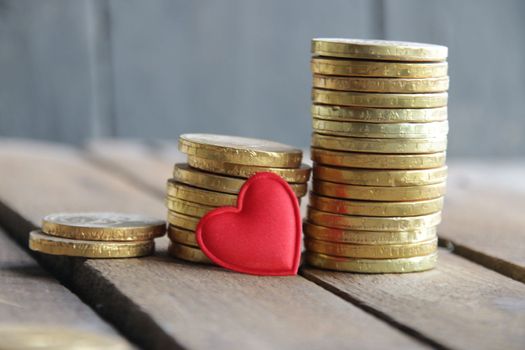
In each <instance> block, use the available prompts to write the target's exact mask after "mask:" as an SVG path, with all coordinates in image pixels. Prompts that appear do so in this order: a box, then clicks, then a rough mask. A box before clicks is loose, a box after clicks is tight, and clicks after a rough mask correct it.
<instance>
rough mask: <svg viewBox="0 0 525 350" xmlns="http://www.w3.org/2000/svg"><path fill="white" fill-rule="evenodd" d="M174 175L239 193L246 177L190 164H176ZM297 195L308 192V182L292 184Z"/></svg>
mask: <svg viewBox="0 0 525 350" xmlns="http://www.w3.org/2000/svg"><path fill="white" fill-rule="evenodd" d="M173 177H174V179H175V180H176V181H178V182H182V183H185V184H187V185H191V186H195V187H199V188H204V189H207V190H211V191H218V192H223V193H231V194H238V193H239V191H240V190H241V187H242V186H243V185H244V183H245V182H246V180H245V179H239V178H235V177H228V176H222V175H216V174H211V173H207V172H203V171H200V170H198V169H194V168H192V167H190V166H189V165H188V164H175V167H174V170H173ZM290 187H291V188H292V190H293V191H294V193H295V195H296V196H297V197H302V196H304V195H305V194H306V190H307V186H306V184H290Z"/></svg>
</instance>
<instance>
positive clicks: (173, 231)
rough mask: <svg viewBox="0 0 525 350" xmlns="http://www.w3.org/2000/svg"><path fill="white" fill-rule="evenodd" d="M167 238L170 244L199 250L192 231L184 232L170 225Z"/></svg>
mask: <svg viewBox="0 0 525 350" xmlns="http://www.w3.org/2000/svg"><path fill="white" fill-rule="evenodd" d="M168 237H169V239H170V240H171V241H172V242H177V243H180V244H184V245H188V246H190V247H195V248H199V243H198V242H197V237H196V235H195V232H194V231H189V230H185V229H182V228H179V227H175V226H172V225H169V226H168Z"/></svg>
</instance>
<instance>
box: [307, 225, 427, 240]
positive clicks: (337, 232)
mask: <svg viewBox="0 0 525 350" xmlns="http://www.w3.org/2000/svg"><path fill="white" fill-rule="evenodd" d="M303 231H304V234H305V236H306V237H309V238H313V239H318V240H322V241H329V242H343V243H354V244H405V243H416V242H422V241H427V240H429V239H432V238H435V237H436V227H435V226H434V227H427V228H423V229H419V230H414V231H392V232H389V231H349V230H342V229H338V228H330V227H325V226H319V225H315V224H312V223H310V222H305V223H304V225H303Z"/></svg>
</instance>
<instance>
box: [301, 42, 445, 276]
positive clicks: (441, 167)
mask: <svg viewBox="0 0 525 350" xmlns="http://www.w3.org/2000/svg"><path fill="white" fill-rule="evenodd" d="M312 54H313V57H312V61H311V68H312V72H313V90H312V101H313V105H312V117H313V118H312V124H313V131H314V132H313V134H312V143H311V145H312V149H311V150H312V160H313V161H314V167H313V179H314V180H313V192H311V194H310V201H309V207H308V215H307V216H308V218H307V221H306V222H305V225H304V233H305V247H306V250H307V253H306V260H307V262H308V263H309V264H311V265H313V266H316V267H320V268H326V269H333V270H339V271H354V272H365V273H388V272H410V271H422V270H427V269H431V268H433V267H434V266H435V264H436V261H437V236H436V225H438V224H439V222H440V220H441V216H440V215H441V209H442V206H443V196H444V194H445V181H446V176H447V167H446V165H445V151H446V147H447V133H448V122H447V97H448V94H447V90H448V86H449V78H448V76H447V62H446V58H447V48H446V47H444V46H438V45H428V44H418V43H405V42H392V41H379V40H352V39H313V41H312Z"/></svg>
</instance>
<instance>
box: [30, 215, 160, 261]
mask: <svg viewBox="0 0 525 350" xmlns="http://www.w3.org/2000/svg"><path fill="white" fill-rule="evenodd" d="M165 234H166V222H165V221H163V220H157V219H154V218H150V217H146V216H142V215H134V214H122V213H59V214H50V215H47V216H45V217H44V218H43V219H42V228H41V229H40V230H35V231H32V232H31V233H30V234H29V248H30V249H31V250H34V251H38V252H41V253H45V254H52V255H67V256H78V257H84V258H131V257H139V256H145V255H150V254H152V253H153V252H154V250H155V243H154V239H155V238H157V237H161V236H163V235H165Z"/></svg>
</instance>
